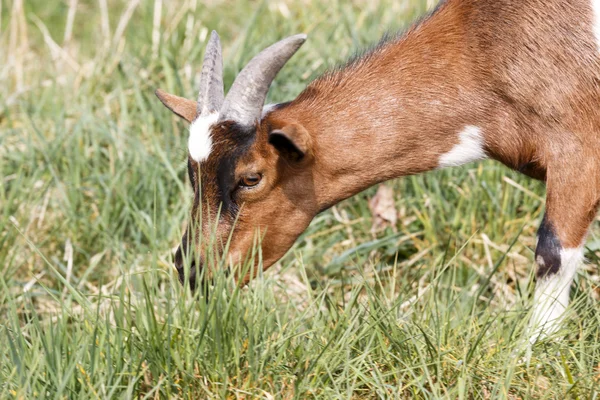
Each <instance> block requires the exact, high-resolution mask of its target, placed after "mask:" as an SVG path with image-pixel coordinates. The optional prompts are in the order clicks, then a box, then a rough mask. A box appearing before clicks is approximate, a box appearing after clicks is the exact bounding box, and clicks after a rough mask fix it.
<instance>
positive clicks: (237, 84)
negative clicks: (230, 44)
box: [196, 31, 306, 125]
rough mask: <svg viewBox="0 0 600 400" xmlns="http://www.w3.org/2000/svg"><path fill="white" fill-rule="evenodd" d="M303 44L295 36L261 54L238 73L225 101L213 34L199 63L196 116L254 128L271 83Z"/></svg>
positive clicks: (218, 45)
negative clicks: (202, 59)
mask: <svg viewBox="0 0 600 400" xmlns="http://www.w3.org/2000/svg"><path fill="white" fill-rule="evenodd" d="M305 40H306V35H304V34H300V35H294V36H290V37H288V38H286V39H283V40H281V41H279V42H277V43H275V44H273V45H271V46H269V47H267V48H266V49H264V50H263V51H261V52H260V53H259V54H258V55H257V56H256V57H254V58H253V59H252V60H251V61H250V62H249V63H248V65H246V66H245V67H244V69H243V70H242V72H240V74H239V75H238V77H237V78H236V79H235V81H234V82H233V85H232V86H231V89H230V90H229V93H227V97H225V96H224V92H223V57H222V55H221V41H220V40H219V35H217V32H215V31H212V33H211V35H210V39H209V41H208V45H207V46H206V52H205V55H204V62H203V63H202V72H201V75H200V92H199V93H198V104H197V108H196V110H197V115H198V116H204V115H206V114H209V113H215V112H218V113H219V121H226V120H231V121H235V122H237V123H239V124H242V125H254V123H255V122H256V120H258V119H260V116H261V114H262V109H263V105H264V102H265V99H266V97H267V92H268V91H269V87H270V86H271V82H273V80H274V79H275V76H276V75H277V73H278V72H279V71H280V70H281V68H283V66H284V65H285V63H286V62H287V61H288V60H289V59H290V58H291V57H292V56H293V55H294V53H296V51H297V50H298V49H299V48H300V46H302V43H304V41H305Z"/></svg>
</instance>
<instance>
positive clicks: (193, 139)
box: [188, 113, 219, 162]
mask: <svg viewBox="0 0 600 400" xmlns="http://www.w3.org/2000/svg"><path fill="white" fill-rule="evenodd" d="M218 117H219V114H218V113H212V114H208V115H204V116H200V117H198V118H196V119H195V120H194V122H192V124H191V125H190V138H189V140H188V148H189V150H190V156H192V158H193V159H194V160H195V161H197V162H202V161H204V160H206V159H207V158H208V156H209V155H210V151H211V150H212V139H211V137H210V130H211V129H212V127H213V125H214V124H215V123H216V122H217V118H218Z"/></svg>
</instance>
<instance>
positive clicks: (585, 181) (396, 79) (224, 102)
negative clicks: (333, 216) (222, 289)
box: [157, 0, 600, 339]
mask: <svg viewBox="0 0 600 400" xmlns="http://www.w3.org/2000/svg"><path fill="white" fill-rule="evenodd" d="M304 39H305V37H304V36H303V35H297V36H293V37H291V38H288V39H285V40H283V41H281V42H278V43H276V44H275V45H273V46H271V47H270V48H268V49H266V50H265V51H263V52H262V53H260V54H259V55H258V56H257V57H256V58H255V59H253V60H252V61H251V62H250V63H249V64H248V66H247V67H246V68H245V69H244V70H243V71H242V72H241V73H240V75H239V77H238V78H237V79H236V81H235V83H234V84H233V86H232V88H231V90H230V92H229V93H228V95H227V97H226V98H224V96H223V84H222V78H221V74H222V66H221V55H220V45H219V41H218V36H216V34H213V36H212V38H211V41H210V43H209V45H208V47H207V54H206V57H205V62H204V66H203V72H202V82H201V92H200V97H199V99H198V101H197V102H196V101H191V100H186V99H182V98H179V97H176V96H173V95H169V94H166V93H164V92H161V91H157V95H158V97H159V98H160V99H161V101H162V102H163V103H164V104H165V105H166V106H167V107H168V108H169V109H171V110H172V111H173V112H175V113H176V114H178V115H180V116H182V117H183V118H185V119H186V120H187V121H189V122H191V123H192V125H191V129H190V149H189V150H190V156H189V174H190V179H191V181H192V184H193V187H194V192H195V198H194V206H193V211H192V216H193V219H194V220H197V219H201V221H202V223H199V224H198V226H197V228H194V229H189V230H188V233H187V234H186V236H184V239H183V245H182V246H181V247H180V249H179V251H178V252H177V256H176V263H177V266H178V268H179V270H180V272H181V271H182V262H183V261H182V260H183V255H184V254H182V251H184V252H185V251H186V249H187V247H190V248H191V249H192V251H193V252H195V258H196V260H197V261H199V262H196V263H195V266H193V270H192V273H191V278H192V279H194V278H195V272H196V270H197V269H199V268H200V267H201V264H202V260H203V257H204V253H203V252H205V251H206V249H205V247H203V246H200V245H199V243H197V242H198V240H197V241H195V242H194V243H193V245H190V244H188V243H187V242H188V239H189V237H190V235H192V236H193V237H196V238H199V239H200V240H199V241H200V242H201V241H205V242H206V241H208V237H209V236H210V235H211V234H213V235H215V236H216V237H217V241H218V242H219V243H220V245H219V246H218V247H217V249H216V251H217V252H222V251H223V248H224V247H223V243H226V242H227V239H228V237H229V236H230V235H231V238H230V243H229V247H228V256H229V259H230V260H231V262H233V263H237V262H240V261H241V260H243V259H244V258H245V257H247V253H248V251H249V249H251V248H252V245H253V240H255V233H256V232H257V231H260V233H261V235H262V236H261V237H262V241H261V249H262V266H263V267H264V268H268V267H269V266H270V265H272V264H273V263H275V262H276V261H277V260H278V259H279V258H281V257H282V256H283V255H284V254H285V253H286V251H287V250H288V249H289V248H290V247H291V246H292V244H293V243H294V241H295V240H296V239H297V238H298V236H299V235H300V234H301V233H302V232H303V231H304V230H305V229H306V227H307V226H308V224H309V223H310V221H311V220H312V219H313V217H314V216H315V215H317V213H319V212H321V211H323V210H325V209H327V208H328V207H331V206H332V205H334V204H336V203H338V202H339V201H341V200H343V199H346V198H348V197H350V196H352V195H354V194H356V193H358V192H360V191H362V190H364V189H366V188H368V187H370V186H372V185H374V184H376V183H379V182H383V181H386V180H388V179H392V178H396V177H399V176H405V175H411V174H417V173H421V172H425V171H429V170H433V169H436V168H442V167H448V166H454V165H460V164H464V163H467V162H471V161H475V160H478V159H483V158H492V159H495V160H498V161H500V162H502V163H503V164H505V165H507V166H509V167H510V168H513V169H516V170H518V171H521V172H522V173H524V174H526V175H528V176H530V177H533V178H535V179H539V180H542V181H545V182H546V184H547V191H548V193H547V203H546V213H545V217H544V219H543V221H542V224H541V226H540V230H539V233H538V237H539V240H538V245H537V249H536V262H537V264H538V272H537V278H538V283H537V287H536V293H535V299H534V301H535V307H534V314H533V319H532V322H533V324H534V327H535V328H534V329H535V330H534V331H533V332H532V337H533V338H534V339H535V338H537V336H538V335H539V333H540V332H541V329H542V328H544V325H545V324H546V323H548V324H547V325H546V327H545V328H544V329H545V331H546V332H549V331H550V332H551V331H552V330H554V329H556V326H557V324H556V322H557V321H559V320H560V317H561V315H562V314H563V311H564V310H565V308H566V306H567V304H568V299H569V289H570V286H571V282H572V280H573V278H574V276H575V273H576V271H577V267H578V266H579V265H580V264H581V263H582V261H583V245H584V241H585V237H586V234H587V231H588V228H589V226H590V224H591V222H592V220H593V219H594V217H595V215H596V211H597V208H598V201H599V200H600V165H599V164H600V141H599V140H598V139H599V135H600V112H599V111H598V110H599V106H600V0H571V1H563V0H448V1H446V2H444V3H442V4H441V5H440V6H438V8H437V9H436V10H435V11H434V12H433V13H431V15H429V16H428V17H427V18H425V19H423V20H422V21H421V22H420V23H418V24H416V25H415V26H413V27H412V28H411V29H410V30H408V31H407V32H406V33H404V34H403V35H401V36H399V37H397V38H394V39H392V40H388V41H385V42H383V43H381V44H380V45H379V46H377V47H376V48H374V49H373V50H371V51H369V52H368V53H366V54H365V55H363V56H362V57H359V58H358V59H356V60H354V61H351V62H349V63H348V64H347V65H346V66H345V67H343V68H339V69H335V70H333V71H331V72H328V73H326V74H325V75H323V76H321V77H320V78H318V79H316V80H315V81H313V82H312V83H311V84H310V85H309V86H308V87H307V88H306V89H305V90H304V91H303V92H302V93H301V94H300V95H299V96H298V97H297V98H296V99H295V100H293V101H291V102H289V103H284V104H278V105H275V106H269V107H266V108H265V109H264V110H263V103H264V100H265V97H266V93H267V90H268V87H269V85H270V83H271V81H272V80H273V78H274V77H275V75H276V74H277V72H278V71H279V69H280V68H281V67H282V66H283V65H284V63H285V62H286V61H287V60H288V59H289V58H290V57H291V56H292V55H293V54H294V52H295V51H296V50H297V48H298V47H299V46H300V45H301V44H302V43H303V42H304ZM200 182H201V183H202V185H201V186H202V187H201V188H200ZM201 204H202V207H201V206H200V205H201ZM200 209H201V211H200ZM217 216H218V228H217V232H216V233H211V228H210V226H211V225H210V221H212V222H215V221H216V219H217ZM234 224H235V228H234V229H233V228H232V227H233V226H234ZM249 278H250V277H249V276H246V277H244V278H243V280H244V281H245V280H247V279H249Z"/></svg>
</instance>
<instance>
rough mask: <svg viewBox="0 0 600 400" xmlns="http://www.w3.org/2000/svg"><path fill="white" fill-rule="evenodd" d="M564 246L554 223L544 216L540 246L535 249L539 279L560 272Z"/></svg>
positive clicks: (539, 231) (539, 240) (539, 233)
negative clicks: (561, 254)
mask: <svg viewBox="0 0 600 400" xmlns="http://www.w3.org/2000/svg"><path fill="white" fill-rule="evenodd" d="M561 249H562V246H561V245H560V240H559V239H558V236H556V233H555V231H554V227H553V226H552V223H551V222H549V221H548V219H547V216H546V215H544V218H543V219H542V224H541V225H540V229H539V230H538V244H537V247H536V249H535V261H536V262H537V264H538V270H537V274H536V275H537V277H538V278H542V277H545V276H548V275H553V274H556V273H557V272H558V271H560V266H561V265H560V264H561V262H560V251H561Z"/></svg>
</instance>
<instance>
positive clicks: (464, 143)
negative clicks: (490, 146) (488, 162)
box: [439, 125, 486, 168]
mask: <svg viewBox="0 0 600 400" xmlns="http://www.w3.org/2000/svg"><path fill="white" fill-rule="evenodd" d="M458 138H459V143H458V144H457V145H456V146H454V147H453V148H452V150H450V151H449V152H447V153H446V154H442V156H441V157H440V161H439V163H440V164H439V166H440V168H445V167H454V166H457V165H462V164H466V163H469V162H471V161H476V160H481V159H482V158H486V154H485V151H484V150H483V136H482V135H481V128H479V127H477V126H474V125H467V126H465V127H464V129H463V130H462V131H460V133H459V134H458Z"/></svg>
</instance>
